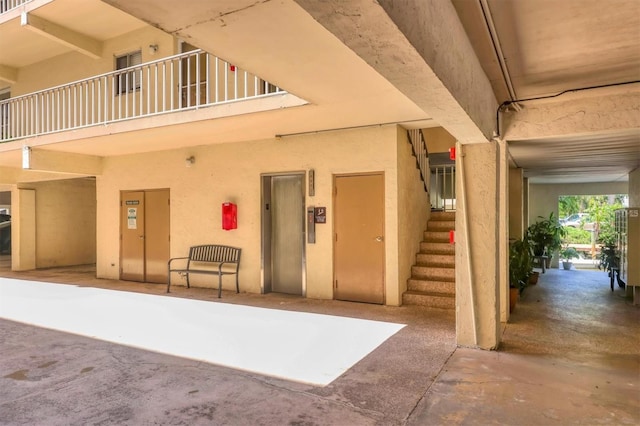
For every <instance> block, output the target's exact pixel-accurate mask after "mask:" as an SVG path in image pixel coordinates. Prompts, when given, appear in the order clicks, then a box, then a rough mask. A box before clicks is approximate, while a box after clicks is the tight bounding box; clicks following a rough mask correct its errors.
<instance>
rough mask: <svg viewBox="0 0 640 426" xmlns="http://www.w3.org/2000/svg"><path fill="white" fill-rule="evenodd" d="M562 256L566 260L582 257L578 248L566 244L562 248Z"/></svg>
mask: <svg viewBox="0 0 640 426" xmlns="http://www.w3.org/2000/svg"><path fill="white" fill-rule="evenodd" d="M560 257H561V258H562V260H564V261H565V262H570V261H571V259H577V258H579V257H580V255H579V254H578V250H576V249H575V247H569V246H566V247H564V248H563V249H562V250H560Z"/></svg>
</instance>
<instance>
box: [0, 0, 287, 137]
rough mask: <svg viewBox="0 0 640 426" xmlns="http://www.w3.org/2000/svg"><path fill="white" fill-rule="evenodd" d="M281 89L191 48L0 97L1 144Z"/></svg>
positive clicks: (262, 94)
mask: <svg viewBox="0 0 640 426" xmlns="http://www.w3.org/2000/svg"><path fill="white" fill-rule="evenodd" d="M0 1H3V0H0ZM282 93H285V92H284V91H282V90H281V89H280V88H279V87H277V86H274V85H273V84H270V83H268V82H266V81H264V80H262V79H260V78H259V77H258V76H256V75H254V74H251V73H249V72H247V71H244V70H241V69H239V68H237V67H236V66H234V65H233V64H230V63H229V62H226V61H224V60H222V59H220V58H217V57H215V56H213V55H210V54H208V53H206V52H203V51H201V50H194V51H191V52H188V53H183V54H179V55H175V56H170V57H167V58H163V59H160V60H157V61H154V62H148V63H145V64H141V65H137V66H132V67H129V68H124V69H121V70H118V71H114V72H110V73H107V74H103V75H99V76H95V77H91V78H87V79H84V80H80V81H76V82H73V83H69V84H65V85H62V86H57V87H53V88H49V89H45V90H41V91H39V92H35V93H30V94H28V95H24V96H19V97H15V98H10V99H7V100H4V101H0V142H7V141H11V140H15V139H21V138H27V137H33V136H39V135H45V134H49V133H55V132H61V131H66V130H73V129H79V128H83V127H89V126H96V125H101V124H108V123H114V122H118V121H123V120H130V119H134V118H141V117H148V116H152V115H158V114H166V113H170V112H176V111H181V110H188V109H196V108H201V107H205V106H212V105H218V104H223V103H228V102H235V101H240V100H246V99H253V98H258V97H264V96H270V95H273V94H282Z"/></svg>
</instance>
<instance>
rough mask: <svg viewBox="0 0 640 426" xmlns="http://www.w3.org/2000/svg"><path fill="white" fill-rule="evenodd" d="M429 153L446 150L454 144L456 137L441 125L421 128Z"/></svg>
mask: <svg viewBox="0 0 640 426" xmlns="http://www.w3.org/2000/svg"><path fill="white" fill-rule="evenodd" d="M422 133H423V134H424V139H425V141H426V142H427V150H428V151H429V153H436V152H448V151H449V148H453V147H454V146H455V145H456V139H455V138H454V137H453V136H451V134H449V132H447V131H446V130H445V129H444V128H442V127H431V128H428V129H422Z"/></svg>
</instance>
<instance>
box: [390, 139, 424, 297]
mask: <svg viewBox="0 0 640 426" xmlns="http://www.w3.org/2000/svg"><path fill="white" fill-rule="evenodd" d="M430 212H431V208H430V205H429V194H427V192H425V190H424V184H423V182H422V180H421V179H420V172H419V170H418V169H417V167H416V160H415V157H414V156H413V154H412V152H411V144H410V143H409V140H408V138H407V132H406V130H404V129H402V128H398V207H397V215H398V300H399V301H400V300H401V299H402V293H403V292H405V291H406V290H407V280H408V279H409V278H410V276H411V266H412V265H415V263H416V253H417V252H418V251H419V249H420V242H421V241H422V240H423V239H424V238H423V237H424V233H423V231H424V230H425V229H426V227H427V221H428V220H429V217H430Z"/></svg>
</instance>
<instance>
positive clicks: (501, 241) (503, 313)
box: [496, 139, 510, 322]
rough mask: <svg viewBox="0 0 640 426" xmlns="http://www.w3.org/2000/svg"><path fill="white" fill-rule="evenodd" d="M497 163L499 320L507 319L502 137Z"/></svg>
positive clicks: (506, 185)
mask: <svg viewBox="0 0 640 426" xmlns="http://www.w3.org/2000/svg"><path fill="white" fill-rule="evenodd" d="M497 148H498V150H499V152H498V155H499V160H500V161H499V163H498V185H497V191H496V193H497V197H498V206H499V209H498V252H497V253H498V274H499V276H498V283H499V284H500V285H499V287H498V288H499V291H500V322H507V321H508V320H509V200H510V198H509V195H510V194H509V157H508V154H509V149H508V148H507V142H506V141H505V140H504V139H499V140H498V141H497Z"/></svg>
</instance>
